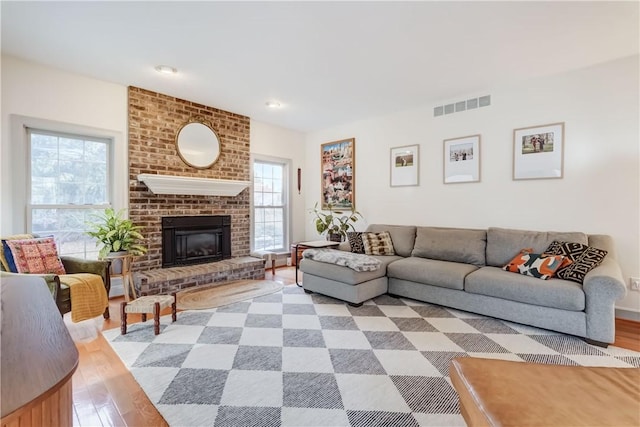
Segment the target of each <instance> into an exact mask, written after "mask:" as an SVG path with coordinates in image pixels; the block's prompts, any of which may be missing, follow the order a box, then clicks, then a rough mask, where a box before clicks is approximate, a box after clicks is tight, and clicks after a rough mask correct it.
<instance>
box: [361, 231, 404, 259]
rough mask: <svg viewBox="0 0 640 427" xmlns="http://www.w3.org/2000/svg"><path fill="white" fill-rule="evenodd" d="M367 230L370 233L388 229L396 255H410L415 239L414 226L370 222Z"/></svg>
mask: <svg viewBox="0 0 640 427" xmlns="http://www.w3.org/2000/svg"><path fill="white" fill-rule="evenodd" d="M367 231H368V232H371V233H380V232H381V231H388V232H389V234H390V235H391V241H392V242H393V249H394V251H395V253H396V254H397V255H400V256H403V257H408V256H411V251H412V250H413V245H414V243H415V241H416V227H415V226H412V225H386V224H371V225H369V226H368V227H367Z"/></svg>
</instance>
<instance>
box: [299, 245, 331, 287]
mask: <svg viewBox="0 0 640 427" xmlns="http://www.w3.org/2000/svg"><path fill="white" fill-rule="evenodd" d="M338 245H340V242H332V241H330V240H313V241H309V242H300V243H296V244H295V259H294V258H291V263H293V261H294V260H295V263H296V264H295V265H296V285H298V286H302V285H301V284H300V283H298V269H299V268H300V260H301V259H302V252H304V250H305V249H312V248H313V249H318V248H333V247H336V246H338ZM292 254H293V252H292Z"/></svg>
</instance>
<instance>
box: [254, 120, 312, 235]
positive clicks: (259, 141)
mask: <svg viewBox="0 0 640 427" xmlns="http://www.w3.org/2000/svg"><path fill="white" fill-rule="evenodd" d="M275 113H277V112H275ZM304 137H305V136H304V134H303V133H301V132H296V131H293V130H289V129H285V128H281V127H278V126H274V125H270V124H267V123H262V122H258V121H255V120H251V154H262V155H265V156H273V157H280V158H283V159H290V160H291V171H290V172H291V173H290V178H291V179H290V190H291V191H290V194H291V197H290V203H291V206H292V218H291V230H290V231H291V242H299V241H301V240H304V235H305V217H304V216H303V212H304V211H305V193H304V191H302V190H303V189H301V191H300V193H298V189H297V176H298V168H302V182H304V180H305V179H306V173H305V170H304V169H305V168H304V162H305V155H304V152H305V139H304Z"/></svg>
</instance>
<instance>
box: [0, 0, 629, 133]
mask: <svg viewBox="0 0 640 427" xmlns="http://www.w3.org/2000/svg"><path fill="white" fill-rule="evenodd" d="M638 10H639V3H638V2H637V1H631V2H150V1H143V2H55V1H47V2H7V1H2V3H1V10H0V12H1V16H2V53H3V54H8V55H12V56H16V57H20V58H24V59H26V60H31V61H35V62H39V63H43V64H46V65H50V66H54V67H57V68H61V69H64V70H68V71H71V72H75V73H80V74H83V75H87V76H91V77H95V78H98V79H101V80H106V81H110V82H115V83H119V84H123V85H133V86H138V87H142V88H145V89H149V90H153V91H156V92H160V93H164V94H167V95H171V96H176V97H179V98H182V99H187V100H190V101H194V102H198V103H202V104H205V105H209V106H213V107H216V108H221V109H224V110H228V111H232V112H235V113H239V114H243V115H247V116H250V117H251V118H253V119H256V120H259V121H263V122H266V123H272V124H276V125H280V126H283V127H286V128H290V129H296V130H300V131H312V130H317V129H322V128H326V127H330V126H334V125H338V124H341V123H347V122H351V121H354V120H358V119H362V118H366V117H371V116H376V115H383V114H388V113H392V112H395V111H401V110H405V109H408V108H412V107H415V106H422V105H427V106H435V105H436V104H438V103H440V102H442V101H450V100H456V97H459V96H466V95H468V94H477V95H484V94H485V92H486V93H490V91H491V89H492V88H494V87H496V86H499V85H503V84H509V83H511V82H516V81H521V80H525V79H529V78H532V77H535V76H541V75H548V74H555V73H558V72H562V71H566V70H571V69H577V68H582V67H586V66H589V65H592V64H596V63H600V62H605V61H609V60H613V59H616V58H620V57H624V56H630V55H634V54H638V52H639V40H638V38H639V29H638V27H639V14H638ZM159 64H167V65H170V66H173V67H176V68H178V70H179V74H178V75H176V76H171V77H167V76H162V75H160V74H158V73H157V72H155V71H154V66H156V65H159ZM268 100H278V101H280V102H281V103H282V105H283V107H282V108H281V109H279V110H269V109H267V108H266V107H265V102H266V101H268Z"/></svg>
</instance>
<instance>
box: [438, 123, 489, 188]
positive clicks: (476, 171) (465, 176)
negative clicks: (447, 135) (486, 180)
mask: <svg viewBox="0 0 640 427" xmlns="http://www.w3.org/2000/svg"><path fill="white" fill-rule="evenodd" d="M443 170H444V183H445V184H454V183H461V182H479V181H480V135H470V136H463V137H461V138H452V139H445V140H444V169H443Z"/></svg>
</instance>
